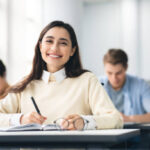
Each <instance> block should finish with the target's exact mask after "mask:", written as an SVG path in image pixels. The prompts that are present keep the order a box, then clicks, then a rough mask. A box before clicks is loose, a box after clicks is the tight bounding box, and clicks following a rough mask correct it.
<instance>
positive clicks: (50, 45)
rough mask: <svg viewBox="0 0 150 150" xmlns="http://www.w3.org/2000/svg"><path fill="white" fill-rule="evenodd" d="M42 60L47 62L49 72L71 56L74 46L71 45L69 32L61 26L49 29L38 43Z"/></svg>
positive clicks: (60, 66) (60, 65) (56, 68)
mask: <svg viewBox="0 0 150 150" xmlns="http://www.w3.org/2000/svg"><path fill="white" fill-rule="evenodd" d="M40 51H41V55H42V58H43V60H44V61H45V62H46V63H47V70H48V71H49V72H56V71H58V70H60V69H61V68H63V66H64V64H66V62H67V61H68V60H69V58H70V57H71V56H73V54H74V52H75V47H74V48H73V47H72V44H71V40H70V36H69V33H68V31H67V30H66V29H64V28H62V27H54V28H52V29H51V30H49V31H48V32H47V33H46V34H45V35H44V37H43V39H42V41H41V43H40Z"/></svg>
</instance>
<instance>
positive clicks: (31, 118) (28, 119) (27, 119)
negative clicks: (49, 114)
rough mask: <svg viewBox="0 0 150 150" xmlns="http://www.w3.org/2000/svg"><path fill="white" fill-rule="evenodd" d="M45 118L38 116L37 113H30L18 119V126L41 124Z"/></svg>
mask: <svg viewBox="0 0 150 150" xmlns="http://www.w3.org/2000/svg"><path fill="white" fill-rule="evenodd" d="M46 119H47V118H46V117H44V116H41V115H39V114H38V113H37V112H31V113H28V114H26V115H22V116H21V118H20V124H30V123H38V124H43V122H44V121H45V120H46Z"/></svg>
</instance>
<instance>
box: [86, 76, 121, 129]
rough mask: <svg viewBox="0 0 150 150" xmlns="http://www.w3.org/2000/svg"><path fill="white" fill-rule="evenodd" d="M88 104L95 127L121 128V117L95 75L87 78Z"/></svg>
mask: <svg viewBox="0 0 150 150" xmlns="http://www.w3.org/2000/svg"><path fill="white" fill-rule="evenodd" d="M89 104H90V107H91V110H92V113H93V118H94V119H95V121H96V125H97V129H111V128H122V127H123V119H122V117H121V115H120V113H119V112H118V111H117V109H116V108H115V107H114V105H113V103H112V101H111V100H110V98H109V96H108V95H107V93H106V91H105V90H104V88H103V87H102V86H101V84H100V83H99V81H98V79H97V78H96V76H93V77H91V78H90V80H89Z"/></svg>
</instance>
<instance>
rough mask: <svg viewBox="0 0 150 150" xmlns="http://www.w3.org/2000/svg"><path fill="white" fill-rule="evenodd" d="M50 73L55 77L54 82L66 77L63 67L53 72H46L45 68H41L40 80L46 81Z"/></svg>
mask: <svg viewBox="0 0 150 150" xmlns="http://www.w3.org/2000/svg"><path fill="white" fill-rule="evenodd" d="M51 74H53V76H54V77H55V79H56V82H61V81H62V80H64V79H65V78H66V74H65V69H64V68H63V69H61V70H58V71H57V72H55V73H51V72H48V71H46V70H43V74H42V80H43V81H44V82H45V83H48V82H49V78H50V75H51Z"/></svg>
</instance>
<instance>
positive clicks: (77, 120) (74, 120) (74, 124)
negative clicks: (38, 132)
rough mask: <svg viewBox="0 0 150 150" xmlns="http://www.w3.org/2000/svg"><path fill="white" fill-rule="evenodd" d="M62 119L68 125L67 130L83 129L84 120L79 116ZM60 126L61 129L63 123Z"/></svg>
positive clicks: (74, 115)
mask: <svg viewBox="0 0 150 150" xmlns="http://www.w3.org/2000/svg"><path fill="white" fill-rule="evenodd" d="M64 119H65V120H67V121H68V123H69V124H68V127H67V130H82V129H83V128H84V119H83V118H82V117H81V116H80V115H77V114H73V115H68V116H67V117H65V118H64ZM61 126H62V128H63V123H62V124H61ZM64 128H65V127H64Z"/></svg>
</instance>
